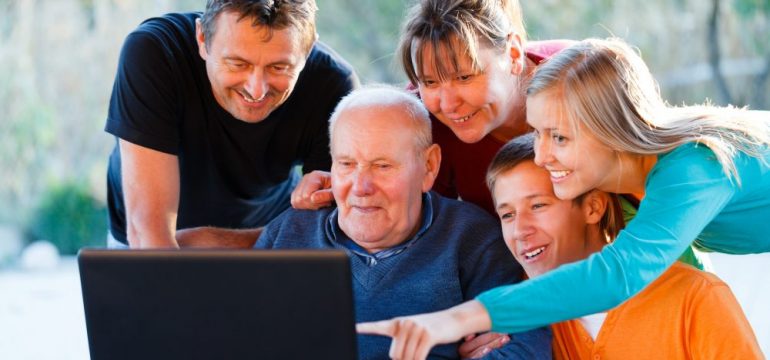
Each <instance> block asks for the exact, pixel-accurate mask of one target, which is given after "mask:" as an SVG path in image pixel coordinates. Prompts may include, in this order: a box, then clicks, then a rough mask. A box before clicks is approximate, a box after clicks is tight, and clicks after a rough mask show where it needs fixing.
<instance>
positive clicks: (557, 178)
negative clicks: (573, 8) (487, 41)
mask: <svg viewBox="0 0 770 360" xmlns="http://www.w3.org/2000/svg"><path fill="white" fill-rule="evenodd" d="M527 94H528V98H527V121H528V123H529V124H530V125H531V126H532V127H533V128H534V130H535V133H536V140H535V149H536V154H537V156H536V159H535V161H536V163H537V164H538V165H540V166H543V167H545V168H546V169H547V170H549V171H550V173H551V180H552V182H553V184H554V191H555V193H556V195H557V196H558V197H559V198H561V199H565V200H566V199H573V198H575V197H577V196H578V195H580V194H583V193H585V192H587V191H589V190H591V189H600V190H603V191H607V192H614V193H644V194H645V196H644V198H643V200H642V202H641V204H640V207H639V212H638V213H637V215H636V217H635V218H634V219H633V220H631V221H630V222H629V223H628V226H627V227H626V229H625V230H624V231H622V232H621V233H620V234H619V235H618V237H617V239H616V240H615V242H614V243H613V244H612V245H608V246H606V247H604V249H602V251H600V252H598V253H595V254H593V255H591V256H590V257H588V258H587V259H585V260H583V261H579V262H576V263H572V264H568V265H564V266H562V267H560V268H558V269H556V270H554V271H552V272H550V273H548V274H545V275H543V276H541V277H538V278H536V279H531V280H529V281H526V282H523V283H521V284H518V285H513V286H506V287H500V288H497V289H493V290H491V291H488V292H486V293H483V294H481V295H480V296H479V297H477V299H476V300H473V301H470V302H467V303H465V304H462V305H459V306H456V307H454V308H450V309H448V310H445V311H441V312H437V313H432V314H424V315H417V316H412V317H406V318H398V319H393V320H388V321H382V322H377V323H366V324H360V325H359V331H361V332H366V333H378V334H383V335H388V336H392V337H394V342H393V345H392V348H391V356H392V357H395V358H399V359H412V358H423V357H424V356H423V354H424V353H425V351H426V350H425V349H426V348H428V349H429V348H430V347H431V346H433V344H436V343H443V342H445V341H451V340H455V339H458V338H460V337H462V336H463V335H465V334H468V333H474V332H479V331H485V330H489V329H492V330H494V331H501V332H517V331H522V330H526V329H530V328H533V327H537V326H542V325H545V324H549V323H554V322H559V321H563V320H567V319H572V318H576V317H580V316H584V315H588V314H592V313H597V312H600V311H604V310H607V309H610V308H612V307H615V306H617V305H618V304H620V303H622V302H623V301H625V300H626V299H628V298H630V297H631V296H633V295H634V294H636V293H637V292H639V291H640V290H642V289H643V288H644V287H645V286H646V285H647V284H649V283H650V282H652V281H653V280H655V279H656V278H657V277H658V276H659V275H660V274H661V273H662V272H664V271H665V270H666V269H667V268H668V267H669V266H670V265H671V264H672V263H673V262H674V261H675V260H676V259H677V257H678V256H679V254H681V253H682V251H684V249H685V248H687V247H688V246H689V245H690V244H691V243H693V242H694V243H695V244H696V245H698V246H700V247H702V248H705V249H707V250H711V251H719V252H725V253H732V254H747V253H759V252H770V240H768V237H767V234H766V232H765V231H764V229H763V226H762V225H763V224H764V223H766V222H767V220H768V219H770V114H768V113H767V112H750V111H746V110H740V109H734V108H718V107H713V106H707V105H704V106H693V107H677V108H673V107H669V106H667V105H666V104H665V103H664V101H663V100H662V99H661V97H660V94H659V92H658V88H657V85H656V83H655V81H654V80H653V78H652V76H651V74H650V72H649V70H648V69H647V67H646V65H645V64H644V63H643V61H642V59H641V58H640V57H639V55H638V54H637V53H635V52H634V51H633V50H632V49H631V48H630V47H629V46H628V45H626V44H625V43H624V42H622V41H621V40H617V39H609V40H586V41H583V42H581V43H579V44H577V45H575V46H573V47H571V48H568V49H565V50H563V51H562V52H560V53H559V54H557V55H556V56H554V57H553V58H552V59H550V60H549V61H548V62H547V63H545V64H543V65H541V66H540V68H539V69H538V71H537V72H536V74H535V75H534V77H533V79H532V81H531V83H530V85H529V88H528V91H527ZM538 251H541V249H538ZM542 251H548V249H547V248H546V249H542ZM535 253H536V252H533V254H531V255H532V256H537V254H535ZM554 304H559V305H558V306H554Z"/></svg>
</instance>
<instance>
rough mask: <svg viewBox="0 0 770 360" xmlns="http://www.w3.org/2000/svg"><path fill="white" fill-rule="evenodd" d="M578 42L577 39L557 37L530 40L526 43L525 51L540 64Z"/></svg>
mask: <svg viewBox="0 0 770 360" xmlns="http://www.w3.org/2000/svg"><path fill="white" fill-rule="evenodd" d="M575 44H577V41H575V40H566V39H556V40H540V41H529V42H527V43H526V44H525V45H524V51H526V53H527V57H529V58H530V59H531V60H532V61H534V62H535V63H537V64H540V63H541V62H543V61H544V60H547V59H549V58H550V57H552V56H554V55H556V53H558V52H559V51H562V50H563V49H566V48H568V47H570V46H572V45H575Z"/></svg>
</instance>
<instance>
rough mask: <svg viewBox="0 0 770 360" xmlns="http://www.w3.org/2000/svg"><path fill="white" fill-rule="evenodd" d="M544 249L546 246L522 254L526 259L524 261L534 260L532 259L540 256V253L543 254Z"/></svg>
mask: <svg viewBox="0 0 770 360" xmlns="http://www.w3.org/2000/svg"><path fill="white" fill-rule="evenodd" d="M546 247H547V246H541V247H539V248H536V249H534V250H532V251H528V252H525V253H524V259H526V260H532V259H534V258H536V257H538V256H540V254H542V253H543V251H545V248H546Z"/></svg>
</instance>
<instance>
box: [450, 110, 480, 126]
mask: <svg viewBox="0 0 770 360" xmlns="http://www.w3.org/2000/svg"><path fill="white" fill-rule="evenodd" d="M478 112H479V110H476V111H474V112H473V113H471V114H470V115H468V116H463V117H461V118H459V119H452V121H453V122H454V123H455V124H462V123H464V122H466V121H468V120H469V119H470V118H472V117H473V116H474V115H476V114H478Z"/></svg>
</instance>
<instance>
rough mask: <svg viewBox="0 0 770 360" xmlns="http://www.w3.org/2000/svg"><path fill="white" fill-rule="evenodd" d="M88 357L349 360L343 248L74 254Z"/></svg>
mask: <svg viewBox="0 0 770 360" xmlns="http://www.w3.org/2000/svg"><path fill="white" fill-rule="evenodd" d="M78 265H79V268H80V282H81V287H82V291H83V305H84V308H85V317H86V328H87V331H88V345H89V349H90V352H91V359H93V360H102V359H169V360H170V359H355V358H356V356H357V355H356V354H357V353H356V334H355V316H354V307H353V295H352V290H351V275H350V265H349V261H348V257H347V255H345V253H344V252H342V251H321V250H318V251H313V250H307V251H296V250H235V251H234V250H115V249H112V250H108V249H83V250H81V251H80V253H79V254H78Z"/></svg>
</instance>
